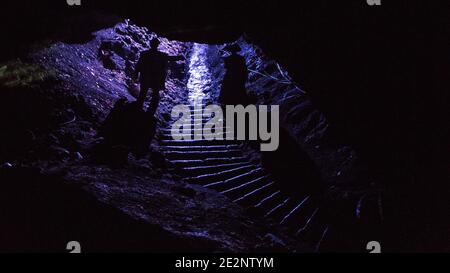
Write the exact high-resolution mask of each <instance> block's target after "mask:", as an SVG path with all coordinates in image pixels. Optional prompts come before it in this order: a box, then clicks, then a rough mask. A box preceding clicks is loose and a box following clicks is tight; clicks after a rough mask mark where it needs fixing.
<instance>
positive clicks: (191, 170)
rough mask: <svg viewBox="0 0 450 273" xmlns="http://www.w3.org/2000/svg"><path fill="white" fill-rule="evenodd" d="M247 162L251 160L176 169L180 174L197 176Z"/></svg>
mask: <svg viewBox="0 0 450 273" xmlns="http://www.w3.org/2000/svg"><path fill="white" fill-rule="evenodd" d="M247 164H250V162H237V163H226V164H217V165H200V166H196V167H184V168H177V169H175V171H176V172H177V173H179V174H183V175H184V176H195V175H202V174H208V173H215V172H221V171H225V170H229V169H231V168H235V167H240V166H244V165H247Z"/></svg>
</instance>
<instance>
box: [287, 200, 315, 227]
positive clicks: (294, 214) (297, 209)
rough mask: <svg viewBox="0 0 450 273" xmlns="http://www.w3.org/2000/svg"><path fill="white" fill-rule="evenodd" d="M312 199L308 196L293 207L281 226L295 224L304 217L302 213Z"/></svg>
mask: <svg viewBox="0 0 450 273" xmlns="http://www.w3.org/2000/svg"><path fill="white" fill-rule="evenodd" d="M310 198H311V196H309V195H308V196H306V197H305V198H301V199H300V200H299V201H297V202H295V204H294V206H293V207H291V209H289V212H288V213H287V214H285V215H284V217H283V218H282V219H281V221H280V224H290V223H294V222H295V220H296V219H297V218H298V217H299V216H301V215H302V212H304V210H305V207H306V206H307V203H308V201H309V200H310Z"/></svg>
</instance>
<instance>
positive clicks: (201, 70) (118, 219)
mask: <svg viewBox="0 0 450 273" xmlns="http://www.w3.org/2000/svg"><path fill="white" fill-rule="evenodd" d="M155 8H156V7H155ZM110 9H111V10H113V12H111V10H108V8H105V10H106V12H102V13H95V12H94V13H84V14H82V15H80V13H79V12H73V13H72V12H69V15H70V16H67V18H64V20H67V22H68V23H66V24H65V26H66V27H64V28H63V27H61V28H60V27H58V26H57V24H56V23H55V22H54V21H52V20H53V19H46V20H48V21H46V20H43V22H39V24H40V25H43V26H48V29H51V30H45V31H42V32H33V31H31V30H27V31H29V32H30V34H29V35H28V36H26V37H25V35H24V36H23V37H20V38H18V41H16V42H17V43H18V44H19V45H20V46H15V45H14V43H12V42H11V43H10V44H5V45H4V46H5V49H4V50H2V54H1V56H0V59H1V63H0V91H1V94H0V96H1V100H0V124H2V126H3V129H2V130H1V131H0V181H2V184H3V185H4V186H3V189H2V191H1V192H0V215H1V217H2V219H4V220H5V221H2V234H1V235H0V251H2V252H8V251H13V252H23V251H25V252H66V249H65V246H66V244H67V242H69V241H73V240H76V241H79V242H81V243H82V245H83V252H124V251H125V252H265V253H267V252H288V253H303V252H366V249H365V248H366V244H367V242H369V241H372V240H374V238H376V239H377V240H380V241H383V242H384V247H385V249H386V250H392V251H403V250H405V249H408V250H416V249H434V246H433V243H432V242H437V241H440V238H439V236H438V235H437V234H438V233H436V235H434V236H435V238H434V237H432V238H430V243H429V245H426V244H425V245H421V244H418V245H414V243H413V242H412V241H414V240H405V238H407V237H408V236H412V234H414V236H415V238H418V237H420V236H417V235H416V234H415V232H417V231H421V230H422V226H421V225H423V226H428V225H429V222H430V221H424V223H421V224H420V225H417V226H416V225H414V228H410V226H413V225H412V224H413V223H415V222H416V221H415V220H414V219H413V218H410V217H408V216H409V215H410V212H409V210H411V208H410V207H409V203H410V201H411V200H416V199H415V196H414V195H413V194H410V193H406V192H403V185H404V184H401V183H399V184H396V183H391V181H389V180H388V179H387V178H386V177H392V180H396V179H397V177H396V176H393V175H392V174H393V173H395V171H392V173H391V172H390V171H391V169H392V167H391V166H392V165H395V164H404V166H401V167H404V168H405V170H407V171H408V170H410V167H411V166H409V165H408V164H412V163H410V162H406V161H405V160H403V159H404V157H402V156H398V158H396V157H395V156H386V158H383V153H385V152H386V151H388V150H395V149H393V147H395V148H397V146H395V145H397V144H398V143H403V141H402V139H401V135H402V133H401V132H398V133H396V134H394V135H393V136H392V138H390V139H389V141H391V142H392V143H391V142H390V143H388V144H386V147H384V146H383V145H381V144H380V143H383V141H386V139H384V138H383V136H384V135H385V133H384V132H383V131H382V130H380V129H383V128H384V127H383V126H384V125H385V124H382V123H383V121H386V120H389V122H390V120H391V118H392V117H396V115H393V114H392V115H391V113H392V111H391V109H388V111H386V112H385V113H384V112H382V111H381V113H380V114H379V115H380V116H381V117H380V119H379V120H378V119H377V118H378V114H376V115H375V114H372V112H371V111H372V110H374V109H372V107H373V108H377V107H378V105H381V106H382V104H381V103H380V101H382V100H384V98H381V97H379V96H375V95H372V97H366V95H367V94H368V93H369V92H366V93H364V92H362V93H360V92H359V91H354V93H351V92H353V91H346V88H343V87H342V85H339V84H340V83H341V81H349V82H350V83H348V86H349V88H348V89H349V90H350V89H351V90H353V89H354V90H359V89H358V88H359V87H361V86H362V85H363V84H362V83H361V82H362V80H355V81H353V80H352V77H353V78H355V79H356V78H362V79H364V78H365V76H364V75H365V74H364V73H366V72H367V73H369V72H370V71H371V70H369V71H365V72H364V71H360V70H359V69H358V67H361V66H362V65H361V64H362V63H363V61H355V60H350V58H348V57H349V56H351V55H352V54H353V53H354V52H350V51H351V50H350V49H349V50H348V51H347V50H346V49H345V48H346V47H345V43H344V44H343V45H337V46H338V49H336V51H338V50H339V54H335V55H337V57H335V56H334V55H333V54H334V53H335V51H332V50H330V51H327V50H325V49H327V46H326V45H324V44H322V42H317V41H316V40H314V39H318V38H317V37H316V36H314V35H311V34H310V36H308V37H306V38H305V40H307V39H308V38H311V39H312V40H313V42H312V43H311V44H308V43H307V42H304V41H301V40H300V41H297V40H296V39H298V37H294V36H295V35H292V36H290V34H289V32H288V30H283V31H278V30H277V29H276V28H270V27H267V28H266V27H265V25H263V26H259V25H257V24H255V25H257V26H256V27H255V25H251V26H250V27H248V26H246V27H247V29H245V30H246V31H245V33H244V32H242V31H234V30H235V29H239V28H238V27H236V26H234V25H233V26H231V27H230V26H226V27H224V26H223V25H221V24H217V25H213V26H206V27H199V26H198V25H196V24H195V23H194V24H193V25H192V26H190V25H184V26H179V25H177V23H179V22H178V21H176V20H182V19H176V18H174V19H173V20H174V22H172V24H173V26H172V25H170V26H166V25H164V22H165V21H164V20H163V19H162V18H160V17H158V15H157V14H155V18H156V19H146V18H142V17H139V16H137V15H136V14H135V13H133V12H130V11H128V10H124V11H122V12H118V11H117V10H114V5H112V6H111V7H110ZM249 9H250V10H253V8H252V7H248V8H243V10H244V12H247V11H248V10H249ZM174 12H175V13H177V12H179V13H182V12H181V11H174ZM258 12H261V11H260V10H258V9H256V11H255V12H254V13H252V15H249V16H250V17H251V18H252V19H253V18H254V16H255V17H258V16H257V15H258ZM110 14H119V15H120V16H116V15H114V16H111V15H110ZM30 16H31V15H30ZM55 17H58V16H57V15H55ZM174 17H175V16H174ZM123 18H131V20H130V19H123ZM208 18H209V17H208ZM289 18H290V17H289ZM330 18H333V17H330ZM209 19H210V20H213V19H211V18H209ZM222 19H223V18H222ZM58 20H59V19H58ZM152 20H154V21H152ZM158 20H160V21H161V22H162V23H161V24H155V25H156V26H155V28H154V29H153V28H152V23H155V22H159V21H158ZM192 20H193V21H195V20H194V19H192ZM217 20H219V19H217ZM259 20H261V19H259ZM286 20H293V19H292V18H291V19H286ZM299 20H304V22H316V21H315V20H316V18H314V17H305V18H302V19H299ZM330 20H331V19H330ZM350 21H351V20H350V19H349V22H347V23H348V24H349V25H351V24H352V22H350ZM344 22H345V21H344ZM269 23H273V24H274V25H276V23H275V22H272V21H270V20H269V22H268V24H269ZM236 24H237V23H236ZM367 24H368V26H369V27H370V26H372V25H371V23H367ZM294 25H296V24H293V23H292V24H291V28H294V27H292V26H294ZM319 25H320V24H318V25H316V26H317V27H319ZM68 26H70V27H68ZM190 27H192V29H191V28H190ZM319 28H320V27H319ZM323 28H324V29H320V30H322V31H325V33H327V34H328V35H330V37H331V38H329V39H330V40H331V39H332V38H334V40H336V38H338V37H335V36H333V35H338V34H333V33H335V32H336V31H335V30H334V29H333V28H330V29H328V28H325V27H323ZM42 29H44V28H42ZM312 29H314V28H312ZM10 30H11V32H17V33H22V31H23V30H22V29H21V28H20V25H15V26H13V27H12V28H11V29H10ZM47 31H48V32H47ZM264 31H267V34H266V33H265V32H264ZM285 31H286V32H285ZM312 32H314V31H312ZM306 33H309V32H306ZM314 33H315V32H314ZM337 33H338V32H337ZM353 34H354V33H353ZM353 34H352V33H347V34H345V35H347V36H345V37H344V38H348V39H349V37H353V36H354V35H353ZM352 35H353V36H352ZM363 35H366V34H363ZM367 35H368V34H367ZM154 37H158V39H159V40H160V41H161V45H160V46H159V50H160V51H161V52H165V53H167V54H168V55H170V56H183V58H184V60H182V61H177V62H173V63H171V65H170V67H169V73H168V77H167V79H166V84H165V86H166V88H165V90H163V91H162V92H161V101H160V104H159V107H158V109H157V112H156V115H155V119H154V122H155V123H154V125H155V126H154V128H153V129H154V130H155V131H154V138H153V139H152V141H151V143H150V145H149V147H148V152H147V153H145V154H144V155H136V154H134V153H132V152H130V147H124V146H115V147H113V148H111V149H99V148H98V147H101V146H99V143H101V141H102V137H101V134H100V132H101V130H102V128H103V124H104V122H105V119H106V118H107V116H108V114H109V113H110V111H111V110H112V109H113V108H114V106H115V105H116V103H117V102H118V101H119V100H121V99H125V100H128V101H134V100H135V99H136V98H137V97H138V95H139V89H138V85H137V83H136V82H135V80H134V79H133V75H134V73H135V69H136V64H137V62H138V59H139V56H140V54H141V53H142V52H143V51H145V50H147V49H148V48H149V45H150V41H151V39H152V38H154ZM270 37H278V38H280V42H277V41H275V40H277V39H276V38H270ZM364 37H365V38H363V39H362V40H363V42H362V43H367V44H369V43H379V44H377V45H379V46H382V47H383V46H386V45H385V44H384V43H382V42H380V41H378V40H376V41H372V38H371V37H369V36H367V37H369V38H367V37H366V36H364ZM344 40H345V39H344ZM296 43H298V44H296ZM348 43H350V42H348ZM231 44H238V45H239V46H240V48H241V49H242V51H241V52H240V53H239V54H240V55H241V56H243V57H244V59H245V63H246V66H247V68H248V72H249V74H248V78H247V81H246V86H245V89H246V92H247V94H248V96H249V97H251V98H252V100H253V102H254V104H256V105H279V106H280V145H279V148H278V149H277V150H276V151H273V152H260V150H259V144H260V143H259V142H258V141H233V140H229V141H206V140H191V141H188V140H180V141H178V140H174V139H173V138H172V137H171V135H170V133H171V126H172V124H173V122H174V121H175V119H174V118H172V117H171V114H170V113H171V110H172V108H173V107H174V106H175V105H179V104H186V105H191V107H192V105H193V103H194V102H195V101H201V102H202V104H203V105H208V104H215V103H218V98H219V96H220V91H221V87H222V86H221V83H222V80H223V78H224V76H225V73H226V69H225V67H224V62H223V58H222V57H223V56H224V55H226V54H229V53H227V47H228V46H230V45H231ZM296 46H299V47H300V48H301V49H305V53H304V52H296ZM314 46H317V51H316V50H312V49H311V48H313V47H314ZM374 47H375V46H374ZM307 52H314V54H311V55H308V54H307ZM317 52H319V53H320V54H319V53H317ZM361 52H362V51H357V52H356V53H354V54H357V55H358V56H365V55H364V54H363V53H361ZM340 54H342V55H340ZM10 56H14V58H11V57H10ZM289 56H296V57H295V58H293V59H292V60H289ZM333 58H335V59H333ZM369 58H373V59H369V60H368V61H372V62H374V63H375V64H377V65H379V66H376V65H375V67H374V68H373V70H374V71H375V70H377V69H378V68H379V67H384V66H383V65H382V64H381V63H377V61H376V60H375V58H376V57H369ZM328 59H331V61H328ZM355 59H358V58H355ZM360 59H364V58H360ZM324 60H326V61H324ZM347 60H348V61H349V62H352V64H353V65H354V67H355V68H354V72H355V73H356V74H357V75H352V77H350V78H347V79H346V78H345V77H343V76H345V75H344V72H339V71H336V72H334V71H333V70H338V69H339V65H337V64H336V63H343V62H345V61H347ZM365 60H366V61H367V59H365ZM300 61H304V62H305V64H306V65H305V66H302V65H299V66H298V67H297V66H296V64H298V63H299V62H300ZM316 62H317V64H316ZM327 62H328V63H327ZM359 62H361V63H359ZM328 64H331V66H329V67H327V66H326V65H328ZM304 67H306V68H304ZM291 71H292V72H291ZM317 71H324V72H323V76H322V74H321V73H318V72H317ZM358 73H361V74H358ZM386 77H387V76H386ZM322 78H323V79H322ZM380 82H381V81H380ZM404 82H406V81H404ZM335 84H336V85H338V86H340V87H339V88H337V89H338V92H336V93H332V92H329V93H327V92H325V91H324V90H325V89H332V88H333V87H334V85H335ZM344 85H346V84H344ZM304 86H306V87H307V88H304ZM311 87H312V88H311ZM314 87H316V88H317V89H314ZM380 87H382V86H381V83H374V84H373V86H372V87H367V88H368V90H369V91H373V90H377V91H378V90H381V89H382V88H380ZM365 88H366V87H365ZM370 88H372V89H370ZM344 89H345V90H344ZM362 89H364V88H361V90H362ZM385 92H386V91H385ZM352 96H353V97H355V99H354V100H348V101H347V99H348V98H349V97H352ZM150 99H151V95H150V94H149V96H148V98H147V101H146V103H145V105H146V106H148V104H149V101H150ZM370 99H374V100H373V101H371V102H370V103H369V100H370ZM386 101H387V102H386V104H387V105H388V107H392V108H395V105H396V104H395V103H394V102H391V101H390V100H387V99H386ZM394 101H395V100H394ZM354 102H358V103H359V104H358V103H354ZM352 103H354V104H355V105H356V106H354V107H355V108H352V107H353V105H352ZM368 105H369V106H368ZM372 105H374V106H372ZM364 108H369V109H364ZM355 109H356V110H355ZM358 109H359V110H360V111H358ZM364 110H366V112H364ZM377 110H378V109H377ZM389 111H391V112H389ZM360 113H361V116H359V114H360ZM394 113H396V112H394ZM191 114H192V117H196V116H198V115H200V113H199V112H197V110H196V109H193V108H192V112H191ZM371 115H375V116H377V118H373V116H371ZM398 116H400V115H398ZM401 117H402V116H400V118H401ZM364 118H367V119H364ZM370 118H372V121H373V123H371V122H368V121H366V120H370ZM400 118H399V119H400ZM201 120H202V124H204V122H206V121H207V120H206V119H205V118H203V117H202V118H201ZM135 122H136V123H139V122H140V121H139V120H136V121H135ZM225 126H226V124H225ZM386 126H387V127H389V126H391V127H395V126H394V125H391V124H389V125H386ZM403 126H405V127H407V125H403ZM123 128H124V129H123V130H119V132H118V133H117V134H118V137H119V138H120V137H122V136H123V137H127V136H128V135H130V131H128V130H126V129H125V128H127V127H126V126H124V127H123ZM389 128H390V127H389ZM224 129H225V130H226V128H224ZM376 133H378V135H377V134H376ZM372 135H375V136H377V137H376V138H375V137H374V139H375V140H373V142H372V140H371V136H372ZM386 142H388V141H386ZM383 144H384V143H383ZM382 146H383V149H381V148H379V147H382ZM378 149H380V151H377V150H378ZM399 150H400V152H403V151H404V150H405V151H406V150H408V149H407V147H406V144H405V146H401V147H400V148H399ZM400 152H399V154H400ZM405 154H406V153H405ZM384 161H387V162H388V163H386V165H387V166H383V165H382V164H380V162H382V163H384ZM391 161H392V162H394V163H395V164H394V163H392V162H391ZM406 166H409V167H408V168H407V167H406ZM402 171H403V170H402ZM399 172H400V171H399ZM399 177H400V175H399ZM404 183H406V182H404ZM421 190H422V188H420V189H418V191H421ZM394 191H395V193H396V194H397V193H398V192H401V193H402V194H400V195H398V196H400V197H401V198H400V197H399V198H395V197H393V195H394V194H393V192H394ZM436 199H437V198H436ZM397 205H399V206H400V208H398V206H397ZM438 205H439V204H437V203H436V206H438ZM395 213H398V214H399V215H401V216H402V217H397V216H396V215H395ZM426 213H427V210H425V209H423V212H422V214H426ZM399 223H401V224H402V225H400V224H399ZM402 231H407V232H403V233H402ZM398 234H403V235H402V236H399V235H398ZM421 236H423V235H421ZM436 245H437V244H436Z"/></svg>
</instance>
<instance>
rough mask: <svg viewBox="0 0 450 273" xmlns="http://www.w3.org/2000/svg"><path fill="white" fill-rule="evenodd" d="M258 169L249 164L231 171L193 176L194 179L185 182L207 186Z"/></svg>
mask: <svg viewBox="0 0 450 273" xmlns="http://www.w3.org/2000/svg"><path fill="white" fill-rule="evenodd" d="M256 168H257V166H255V165H253V164H247V165H244V166H238V167H233V168H231V169H228V170H224V171H220V172H213V173H208V174H202V175H198V176H193V177H187V178H185V181H186V182H188V183H194V184H206V183H211V182H213V181H218V180H224V179H229V178H233V177H236V176H238V175H240V174H242V173H245V172H247V171H249V170H252V169H256Z"/></svg>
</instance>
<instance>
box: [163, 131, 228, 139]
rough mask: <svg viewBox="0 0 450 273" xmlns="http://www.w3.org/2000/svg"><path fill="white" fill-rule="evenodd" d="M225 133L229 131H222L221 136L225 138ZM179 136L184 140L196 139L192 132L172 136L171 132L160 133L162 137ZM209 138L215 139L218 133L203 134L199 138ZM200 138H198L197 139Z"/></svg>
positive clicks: (171, 137)
mask: <svg viewBox="0 0 450 273" xmlns="http://www.w3.org/2000/svg"><path fill="white" fill-rule="evenodd" d="M227 133H229V132H228V131H227V132H223V136H224V137H223V138H224V139H225V135H226V134H227ZM230 133H231V132H230ZM220 135H222V134H220ZM220 135H219V136H220ZM174 136H175V137H181V138H185V139H186V140H197V139H195V135H194V134H192V133H191V134H182V133H181V134H174V135H173V136H172V134H171V133H162V134H161V137H162V139H173V137H174ZM207 137H208V138H211V139H215V138H217V137H218V135H217V134H203V135H202V139H201V140H207V139H206V138H207ZM199 140H200V139H199Z"/></svg>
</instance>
